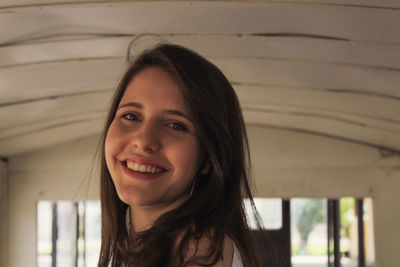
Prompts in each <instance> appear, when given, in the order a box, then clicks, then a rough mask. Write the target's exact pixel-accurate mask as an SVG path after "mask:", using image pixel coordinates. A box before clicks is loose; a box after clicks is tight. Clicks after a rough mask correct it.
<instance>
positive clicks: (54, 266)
mask: <svg viewBox="0 0 400 267" xmlns="http://www.w3.org/2000/svg"><path fill="white" fill-rule="evenodd" d="M52 211H53V212H52V213H53V220H52V232H51V267H57V239H58V229H57V228H58V226H57V203H56V202H54V203H53V207H52Z"/></svg>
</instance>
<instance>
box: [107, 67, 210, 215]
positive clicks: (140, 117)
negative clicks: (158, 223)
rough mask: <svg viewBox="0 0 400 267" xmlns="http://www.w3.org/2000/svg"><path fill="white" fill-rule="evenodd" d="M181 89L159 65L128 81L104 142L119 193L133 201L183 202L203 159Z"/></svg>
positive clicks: (171, 204)
mask: <svg viewBox="0 0 400 267" xmlns="http://www.w3.org/2000/svg"><path fill="white" fill-rule="evenodd" d="M202 154H203V153H202V151H201V149H200V144H199V140H198V137H197V134H196V129H195V127H194V125H193V123H192V118H191V115H190V113H189V110H188V108H187V106H186V104H185V102H184V99H183V96H182V92H181V89H180V88H179V87H178V84H177V83H176V82H175V80H174V79H173V78H172V76H170V75H169V74H168V73H167V72H165V71H164V70H162V69H161V68H158V67H151V68H147V69H144V70H142V71H141V72H139V73H138V74H136V76H134V78H133V79H132V81H131V82H130V83H129V84H128V86H127V88H126V91H125V93H124V95H123V97H122V99H121V101H120V103H119V107H118V110H117V112H116V115H115V118H114V120H113V122H112V123H111V125H110V128H109V130H108V134H107V137H106V142H105V157H106V163H107V167H108V170H109V172H110V174H111V177H112V179H113V182H114V184H115V187H116V190H117V193H118V196H119V197H120V199H121V200H122V201H123V202H125V203H126V204H128V205H130V206H132V207H134V206H145V207H149V206H158V207H161V208H168V207H171V208H173V207H174V206H177V205H179V204H180V203H181V202H183V201H184V200H185V199H186V197H187V195H188V191H189V190H190V187H191V185H192V181H193V179H194V177H195V176H196V174H197V172H198V169H199V167H200V164H201V161H202V158H203V156H202Z"/></svg>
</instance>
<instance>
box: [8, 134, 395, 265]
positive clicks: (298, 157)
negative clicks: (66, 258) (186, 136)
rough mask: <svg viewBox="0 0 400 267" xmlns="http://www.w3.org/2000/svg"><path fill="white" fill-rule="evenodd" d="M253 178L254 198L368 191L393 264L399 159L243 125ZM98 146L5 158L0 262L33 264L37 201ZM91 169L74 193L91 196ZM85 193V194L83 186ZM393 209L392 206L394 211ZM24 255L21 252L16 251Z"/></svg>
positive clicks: (67, 188)
mask: <svg viewBox="0 0 400 267" xmlns="http://www.w3.org/2000/svg"><path fill="white" fill-rule="evenodd" d="M248 130H249V137H250V142H251V145H252V155H253V165H254V176H255V179H256V183H257V191H256V196H259V197H286V198H289V197H341V196H354V197H367V196H369V197H372V198H373V200H374V212H375V214H374V215H375V226H374V227H375V236H376V238H375V243H376V245H375V247H376V257H377V266H378V267H391V266H397V265H398V263H399V260H398V259H397V251H396V250H397V248H399V247H400V231H399V229H398V226H399V225H400V212H399V211H398V208H397V206H396V204H395V203H396V202H397V201H398V198H397V195H398V188H400V171H399V166H400V159H399V157H398V156H397V157H388V158H386V159H384V158H382V157H381V156H380V153H379V151H378V150H376V149H374V148H368V147H365V146H361V145H357V144H351V143H347V142H343V141H337V140H333V139H328V138H326V137H319V136H312V135H306V134H302V133H293V132H288V131H283V130H277V129H269V128H259V127H253V126H250V127H249V128H248ZM96 146H97V137H96V138H95V137H92V138H86V139H82V140H78V141H75V142H70V143H66V144H63V145H58V146H55V147H51V148H47V149H44V150H41V151H36V152H32V153H30V154H25V155H21V156H16V157H12V158H11V159H10V162H9V177H10V191H9V195H10V202H9V207H10V211H12V212H10V216H9V227H8V233H9V235H8V264H7V265H6V266H7V267H17V266H18V267H19V266H34V264H33V262H35V257H36V255H35V251H36V245H35V240H36V236H35V231H36V217H35V216H36V215H35V214H36V210H35V208H36V203H37V201H38V200H41V199H47V200H56V199H57V200H58V199H64V200H72V199H73V196H74V195H75V193H76V192H77V191H78V187H79V184H80V183H81V182H82V180H83V179H86V178H88V177H89V174H87V170H88V168H89V166H90V165H91V164H92V165H93V163H91V160H92V158H93V154H94V151H95V149H96ZM95 176H96V175H95V174H94V175H92V180H91V183H90V186H89V187H88V186H87V185H88V183H87V182H86V181H87V180H84V181H85V182H84V184H83V186H82V188H81V190H79V194H78V197H77V199H95V198H98V184H97V178H96V177H95ZM87 188H88V189H89V190H88V193H86V189H87ZM396 208H397V210H396ZM21 255H24V257H21Z"/></svg>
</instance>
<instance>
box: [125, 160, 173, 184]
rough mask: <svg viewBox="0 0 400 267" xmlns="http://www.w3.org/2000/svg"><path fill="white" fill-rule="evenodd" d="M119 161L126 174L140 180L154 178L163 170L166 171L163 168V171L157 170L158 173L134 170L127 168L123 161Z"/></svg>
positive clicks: (163, 172) (161, 173)
mask: <svg viewBox="0 0 400 267" xmlns="http://www.w3.org/2000/svg"><path fill="white" fill-rule="evenodd" d="M120 163H121V166H122V169H123V170H124V172H125V173H126V174H127V175H128V176H130V177H132V178H136V179H140V180H149V179H155V178H158V177H160V176H161V175H163V174H165V172H166V170H165V169H163V171H162V172H159V173H150V172H139V171H134V170H131V169H129V168H128V167H127V166H126V163H125V161H120Z"/></svg>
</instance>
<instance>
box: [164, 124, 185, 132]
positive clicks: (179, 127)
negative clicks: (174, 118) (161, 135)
mask: <svg viewBox="0 0 400 267" xmlns="http://www.w3.org/2000/svg"><path fill="white" fill-rule="evenodd" d="M168 126H169V127H170V128H171V129H174V130H177V131H187V127H186V126H185V125H183V124H182V123H177V122H173V123H169V124H168Z"/></svg>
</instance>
